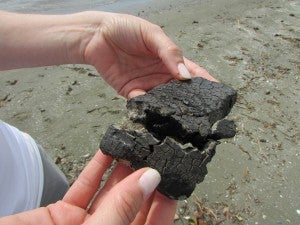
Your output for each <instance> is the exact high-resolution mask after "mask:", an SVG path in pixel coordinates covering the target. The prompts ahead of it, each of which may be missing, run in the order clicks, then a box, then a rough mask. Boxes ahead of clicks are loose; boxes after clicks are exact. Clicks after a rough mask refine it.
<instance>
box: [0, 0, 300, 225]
mask: <svg viewBox="0 0 300 225" xmlns="http://www.w3.org/2000/svg"><path fill="white" fill-rule="evenodd" d="M153 2H155V1H153ZM132 13H133V14H135V15H139V16H141V17H143V18H146V19H148V20H150V21H152V22H154V23H157V24H159V25H160V26H162V28H163V29H164V30H165V32H166V33H167V34H168V35H169V36H170V37H171V38H172V39H173V40H174V41H175V42H176V43H177V44H178V45H179V46H180V47H181V48H182V50H183V53H184V55H185V56H187V57H188V58H190V59H191V60H193V61H194V62H196V63H199V64H200V65H202V66H203V67H205V68H206V69H207V70H208V71H209V72H210V73H211V74H212V75H214V76H215V77H216V78H217V79H219V80H220V81H221V82H224V83H226V84H228V85H230V86H232V87H234V88H235V89H236V90H237V91H238V101H237V103H236V105H235V106H234V108H233V110H232V113H231V114H230V118H232V119H234V120H235V121H236V123H237V126H238V134H237V135H236V137H235V138H233V139H229V140H227V141H224V142H223V143H222V144H221V145H219V146H218V149H217V153H216V156H215V157H214V158H213V160H212V162H211V163H210V164H209V167H208V175H207V177H206V179H205V180H204V182H203V183H201V184H199V185H198V186H197V189H196V191H195V192H194V194H193V195H192V197H190V199H189V200H188V201H183V202H179V206H178V212H177V214H178V217H179V219H178V220H177V222H176V224H188V218H193V215H194V211H195V210H196V207H195V205H196V204H195V203H196V202H197V203H198V205H199V204H200V207H198V214H199V213H201V212H202V213H203V216H202V217H200V220H201V221H202V222H205V221H206V222H208V224H216V223H217V221H221V220H223V219H224V221H223V222H222V223H221V224H294V225H296V224H299V223H298V222H299V220H300V215H299V214H300V190H299V187H300V179H299V174H298V173H299V171H300V164H299V158H300V153H299V140H300V132H299V127H300V126H299V125H300V116H299V99H300V98H299V96H300V95H299V93H300V91H299V89H300V88H299V87H300V85H299V74H300V50H299V47H300V28H299V24H300V3H299V1H289V0H273V1H270V0H267V1H258V0H249V1H242V0H227V1H222V0H202V1H174V3H173V2H172V3H171V4H169V5H164V6H155V5H147V6H145V8H144V9H143V10H139V11H134V12H132ZM124 115H125V99H123V98H122V97H120V96H118V95H117V94H116V93H115V91H114V90H113V89H111V88H110V87H109V86H107V85H106V84H105V83H104V81H103V80H102V79H101V78H100V77H99V76H97V72H96V71H95V70H94V69H93V68H92V67H88V66H82V65H63V66H54V67H45V68H35V69H21V70H11V71H5V72H0V118H1V119H2V120H4V121H6V122H8V123H10V124H12V125H15V126H16V127H18V128H19V129H21V130H23V131H26V132H28V133H30V134H31V135H32V136H33V137H34V138H35V139H36V140H37V141H38V142H39V143H40V144H41V145H43V146H44V148H45V149H46V151H47V152H48V153H49V154H50V155H51V157H52V158H53V159H54V160H55V161H56V163H57V165H58V166H59V167H60V168H62V170H63V171H64V172H65V173H66V175H67V177H68V179H69V180H70V181H71V182H72V181H73V180H74V179H75V177H76V176H77V175H78V173H79V172H80V170H81V169H82V168H83V166H84V165H85V163H86V162H87V161H88V160H89V159H90V158H91V156H92V155H93V154H94V152H95V151H96V150H97V149H98V145H99V140H100V138H101V137H102V135H103V134H104V132H105V130H106V128H107V127H108V126H109V125H110V124H112V123H116V122H118V121H120V120H121V119H122V118H123V116H124ZM297 163H298V164H297ZM214 214H215V216H216V217H217V220H215V219H214ZM297 221H298V222H297ZM210 222H212V223H210ZM203 224H204V223H203Z"/></svg>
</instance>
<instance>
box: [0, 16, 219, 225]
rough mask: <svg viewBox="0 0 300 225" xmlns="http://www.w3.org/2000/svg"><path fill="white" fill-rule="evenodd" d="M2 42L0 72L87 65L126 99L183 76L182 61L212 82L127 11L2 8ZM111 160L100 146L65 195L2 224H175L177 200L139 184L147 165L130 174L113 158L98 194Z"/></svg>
mask: <svg viewBox="0 0 300 225" xmlns="http://www.w3.org/2000/svg"><path fill="white" fill-rule="evenodd" d="M0 40H1V41H0V70H9V69H16V68H25V67H37V66H49V65H61V64H89V65H93V66H94V67H95V68H96V69H97V70H98V72H99V73H100V74H101V76H102V77H103V78H104V79H105V81H106V82H107V83H108V84H109V85H111V86H112V87H113V88H114V89H115V90H116V91H117V92H118V93H119V94H120V95H122V96H124V97H126V98H131V97H134V96H137V95H141V94H144V93H145V92H146V91H148V90H150V89H152V88H153V87H155V86H157V85H159V84H162V83H166V82H169V81H170V80H172V79H186V77H183V76H182V75H183V74H182V71H180V70H179V69H178V65H180V64H184V65H185V67H186V68H187V70H188V71H189V73H190V75H191V76H192V77H195V76H202V77H204V78H206V79H209V80H212V81H216V80H215V79H214V78H213V77H212V76H211V75H209V74H208V73H207V71H206V70H205V69H203V68H201V67H200V66H198V65H196V64H195V63H193V62H192V61H190V60H188V59H186V58H185V57H183V55H182V53H181V51H180V49H179V48H178V47H177V46H176V45H175V44H174V43H173V42H172V41H171V40H170V38H169V37H167V36H166V35H165V33H164V32H163V31H162V29H161V28H160V27H159V26H157V25H155V24H152V23H150V22H148V21H146V20H143V19H141V18H138V17H134V16H131V15H124V14H115V13H106V12H81V13H77V14H69V15H29V14H15V13H9V12H3V11H0ZM111 162H112V159H111V158H110V157H108V156H105V155H103V154H102V153H101V151H98V152H97V154H96V155H95V156H94V158H93V159H92V160H91V162H90V163H89V164H88V166H87V167H86V168H85V169H84V171H83V172H82V173H81V175H80V176H79V178H78V179H77V180H76V182H75V183H74V184H73V186H72V187H71V188H70V190H69V191H68V192H67V193H66V195H65V197H64V199H63V200H62V201H59V202H57V203H55V204H52V205H49V206H47V207H43V208H38V209H35V210H32V211H28V212H24V213H20V214H16V215H12V216H9V217H4V218H0V224H31V225H32V224H72V225H73V224H117V225H118V224H134V225H138V224H165V225H168V224H173V218H174V213H175V209H176V202H175V201H173V200H170V199H168V198H166V197H165V196H163V195H161V194H160V193H158V192H156V191H154V192H153V193H152V194H151V195H150V196H145V195H144V194H143V189H141V187H140V186H139V185H138V184H139V179H140V177H141V176H142V175H143V174H144V173H145V171H147V170H148V169H149V168H143V169H140V170H138V171H135V172H132V171H131V169H129V168H128V167H126V166H125V165H123V164H117V166H116V167H115V168H114V170H113V172H112V174H111V175H110V177H109V179H108V180H107V182H106V184H105V185H104V187H103V188H102V189H101V190H100V192H99V193H98V192H97V190H98V187H99V184H100V182H101V178H102V176H103V173H104V172H105V171H106V170H107V169H108V167H109V166H110V164H111ZM94 196H95V200H94V201H92V199H93V197H94ZM88 206H89V207H88Z"/></svg>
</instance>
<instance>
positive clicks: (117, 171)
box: [89, 163, 132, 214]
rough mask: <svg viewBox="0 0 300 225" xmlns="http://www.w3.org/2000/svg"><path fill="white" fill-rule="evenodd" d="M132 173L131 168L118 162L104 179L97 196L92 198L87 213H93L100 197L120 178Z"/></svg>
mask: <svg viewBox="0 0 300 225" xmlns="http://www.w3.org/2000/svg"><path fill="white" fill-rule="evenodd" d="M131 173H132V169H131V168H129V167H128V166H126V165H124V164H123V163H118V164H117V165H116V167H115V168H114V170H113V171H112V172H111V174H110V176H109V178H108V180H107V181H106V183H105V185H104V186H103V188H102V189H101V191H100V192H99V194H98V196H97V198H96V199H95V200H94V202H93V204H92V206H91V207H90V209H89V213H91V214H92V213H94V212H95V211H96V209H97V208H98V207H99V205H100V204H101V202H102V199H103V198H104V197H105V195H106V194H107V193H108V192H109V191H110V190H111V189H112V188H113V187H114V186H115V185H116V184H117V183H119V182H120V181H121V180H123V179H124V178H125V177H127V176H128V175H129V174H131Z"/></svg>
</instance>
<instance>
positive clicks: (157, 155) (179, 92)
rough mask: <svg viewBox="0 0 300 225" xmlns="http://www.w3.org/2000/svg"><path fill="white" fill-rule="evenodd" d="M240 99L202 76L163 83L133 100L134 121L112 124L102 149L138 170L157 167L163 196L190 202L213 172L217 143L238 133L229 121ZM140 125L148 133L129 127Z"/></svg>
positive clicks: (131, 110)
mask: <svg viewBox="0 0 300 225" xmlns="http://www.w3.org/2000/svg"><path fill="white" fill-rule="evenodd" d="M235 100H236V92H235V91H234V90H233V89H232V88H230V87H228V86H226V85H224V84H220V83H215V82H210V81H208V80H205V79H202V78H194V79H192V80H189V81H185V82H182V81H172V82H170V83H168V84H165V85H160V86H158V87H156V88H154V89H153V90H151V91H149V92H148V93H147V94H146V95H143V96H138V97H136V98H133V99H131V100H129V101H128V103H127V108H128V110H129V118H130V119H131V120H132V122H133V123H132V124H131V125H130V126H128V124H127V125H126V127H125V128H116V127H114V126H110V128H109V129H108V130H107V132H106V134H105V135H104V137H103V138H102V141H101V143H100V148H101V149H102V151H103V152H104V153H105V154H109V155H111V156H113V157H114V158H117V159H124V160H128V161H129V162H130V163H131V166H132V167H133V168H135V169H139V168H142V167H145V166H149V167H152V168H155V169H157V170H158V171H159V172H160V173H161V176H162V181H161V183H160V184H159V187H158V190H159V191H160V192H161V193H163V194H165V195H166V196H168V197H170V198H173V199H184V198H187V197H189V196H190V195H191V193H192V192H193V190H194V188H195V185H196V184H197V183H199V182H201V181H203V179H204V177H205V175H206V174H207V169H206V164H207V163H208V162H209V161H210V160H211V158H212V157H213V155H214V154H215V147H216V145H217V143H218V142H217V140H218V139H221V138H228V137H233V136H234V135H235V125H234V123H233V122H232V121H228V120H223V118H224V117H225V116H226V115H227V114H228V113H229V112H230V109H231V107H232V106H233V104H234V102H235ZM135 123H138V124H142V125H143V126H144V128H146V129H143V128H142V129H140V128H139V129H137V128H135V129H132V128H129V127H134V126H135V125H134V124H135ZM214 124H215V125H214ZM136 127H137V126H136ZM212 128H213V129H212Z"/></svg>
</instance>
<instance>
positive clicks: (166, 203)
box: [145, 191, 176, 225]
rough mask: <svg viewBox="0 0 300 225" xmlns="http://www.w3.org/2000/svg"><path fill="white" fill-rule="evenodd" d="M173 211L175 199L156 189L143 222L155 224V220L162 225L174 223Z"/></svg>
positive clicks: (174, 209)
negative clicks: (145, 219)
mask: <svg viewBox="0 0 300 225" xmlns="http://www.w3.org/2000/svg"><path fill="white" fill-rule="evenodd" d="M175 211H176V201H175V200H172V199H169V198H168V197H166V196H164V195H162V194H161V193H159V192H158V191H156V192H155V196H154V199H153V202H152V206H151V209H150V211H149V214H148V217H147V221H146V223H145V224H157V221H159V224H164V225H171V224H174V215H175Z"/></svg>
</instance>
